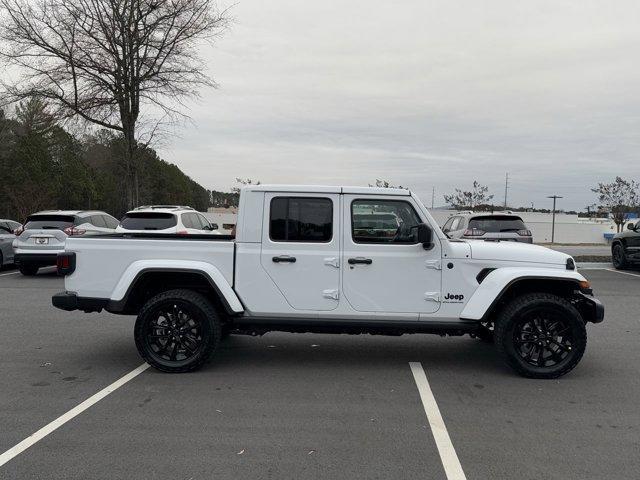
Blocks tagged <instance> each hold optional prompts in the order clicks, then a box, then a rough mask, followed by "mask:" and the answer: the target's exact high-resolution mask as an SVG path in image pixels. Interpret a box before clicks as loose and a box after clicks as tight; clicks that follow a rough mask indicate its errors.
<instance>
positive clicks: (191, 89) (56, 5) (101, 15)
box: [0, 0, 227, 206]
mask: <svg viewBox="0 0 640 480" xmlns="http://www.w3.org/2000/svg"><path fill="white" fill-rule="evenodd" d="M0 11H1V12H2V17H1V18H0V25H1V27H0V40H2V41H3V43H4V47H3V48H2V50H0V59H2V60H4V63H5V64H7V65H9V66H14V67H18V69H17V70H18V72H19V76H18V77H17V78H16V79H15V80H14V81H12V82H6V81H3V82H2V94H1V96H0V105H6V104H10V103H13V102H19V101H21V100H24V99H26V98H30V97H35V98H39V99H42V100H44V101H46V102H47V103H48V105H50V107H51V108H52V109H53V111H52V113H53V114H54V115H55V116H56V117H57V118H60V119H70V118H76V119H81V120H83V121H86V122H89V123H91V124H94V125H97V126H100V127H104V128H108V129H111V130H115V131H116V132H119V133H120V134H121V135H122V138H123V143H124V150H125V151H124V154H123V160H124V167H125V172H126V174H125V175H126V182H127V187H128V188H127V189H126V191H127V192H128V198H127V199H126V203H127V204H128V206H133V205H134V204H137V203H138V172H137V168H136V151H137V149H138V148H139V144H140V143H141V142H142V140H143V139H142V137H141V132H140V128H139V127H140V122H141V118H142V117H141V114H142V111H143V109H145V112H146V113H147V114H150V115H151V117H150V118H149V119H148V120H149V122H150V125H149V130H148V132H147V136H148V140H149V141H150V139H151V138H152V137H153V133H154V132H155V131H156V130H157V128H158V126H159V125H160V124H161V122H166V121H171V120H175V118H176V116H180V115H181V114H180V107H181V106H183V105H184V103H183V102H184V100H186V99H188V98H190V97H194V96H197V95H198V90H199V88H200V87H204V86H215V83H214V82H213V80H212V79H211V78H210V77H209V76H208V75H207V73H206V69H205V67H206V66H205V64H204V62H203V60H202V59H201V57H200V56H199V54H198V48H197V47H198V45H199V43H200V42H201V41H203V40H208V41H213V39H215V38H216V37H217V36H218V35H220V34H221V33H222V31H223V29H224V27H225V26H226V24H227V14H226V11H219V10H217V9H216V8H215V5H214V3H213V0H30V1H25V0H0ZM152 112H156V114H155V115H154V114H153V113H152ZM145 118H147V117H145ZM147 143H148V142H147Z"/></svg>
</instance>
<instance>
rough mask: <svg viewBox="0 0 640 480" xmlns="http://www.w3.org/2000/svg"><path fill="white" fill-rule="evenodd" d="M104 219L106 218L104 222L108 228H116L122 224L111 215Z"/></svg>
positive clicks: (104, 216) (105, 216)
mask: <svg viewBox="0 0 640 480" xmlns="http://www.w3.org/2000/svg"><path fill="white" fill-rule="evenodd" d="M103 218H104V222H105V223H106V224H107V228H116V227H117V226H118V224H119V223H120V222H118V220H116V219H115V218H113V217H112V216H111V215H103Z"/></svg>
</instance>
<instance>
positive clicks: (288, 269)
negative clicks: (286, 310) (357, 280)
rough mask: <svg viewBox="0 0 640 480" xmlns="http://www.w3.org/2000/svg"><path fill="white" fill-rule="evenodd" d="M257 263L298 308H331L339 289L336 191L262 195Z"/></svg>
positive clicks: (333, 305) (336, 298) (338, 203)
mask: <svg viewBox="0 0 640 480" xmlns="http://www.w3.org/2000/svg"><path fill="white" fill-rule="evenodd" d="M264 208H265V212H266V215H264V220H263V222H264V223H263V226H262V251H261V255H260V261H261V264H262V268H264V270H265V271H266V272H267V274H268V275H269V277H270V278H271V280H272V281H273V283H275V285H276V286H277V287H278V289H279V290H280V292H281V293H282V295H283V296H284V298H285V299H286V301H287V303H288V304H289V305H290V306H291V307H292V308H294V309H296V310H313V311H321V310H324V311H326V310H333V309H335V308H336V307H337V306H338V302H339V288H340V230H339V221H338V219H339V218H340V195H338V194H319V193H316V194H298V193H296V194H291V195H287V194H282V193H267V194H266V195H265V203H264Z"/></svg>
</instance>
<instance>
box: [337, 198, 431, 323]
mask: <svg viewBox="0 0 640 480" xmlns="http://www.w3.org/2000/svg"><path fill="white" fill-rule="evenodd" d="M418 212H419V209H417V208H416V205H415V204H414V202H413V199H412V198H411V197H409V196H407V197H406V200H404V199H402V200H396V199H394V200H391V199H389V197H373V196H358V195H345V196H344V197H343V218H344V224H343V244H344V251H343V255H342V264H343V265H344V266H343V274H342V275H343V291H344V295H345V298H346V299H347V301H348V302H349V304H350V305H351V306H352V307H353V308H354V309H355V310H357V311H360V312H388V313H416V314H419V313H433V312H435V311H436V310H438V308H439V307H440V302H439V296H440V285H441V271H440V260H441V250H440V242H439V241H438V238H437V237H435V236H434V245H433V247H432V248H431V249H430V250H425V249H424V247H423V245H422V244H420V243H418V242H417V232H416V229H415V228H413V227H415V226H416V225H418V224H419V223H427V220H426V219H424V218H421V217H420V215H419V213H418Z"/></svg>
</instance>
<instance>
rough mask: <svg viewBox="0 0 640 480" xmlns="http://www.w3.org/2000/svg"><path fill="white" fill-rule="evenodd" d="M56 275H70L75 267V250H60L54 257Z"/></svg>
mask: <svg viewBox="0 0 640 480" xmlns="http://www.w3.org/2000/svg"><path fill="white" fill-rule="evenodd" d="M56 267H57V269H58V275H70V274H72V273H73V272H74V270H75V269H76V254H75V252H62V253H59V254H58V256H57V257H56Z"/></svg>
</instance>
